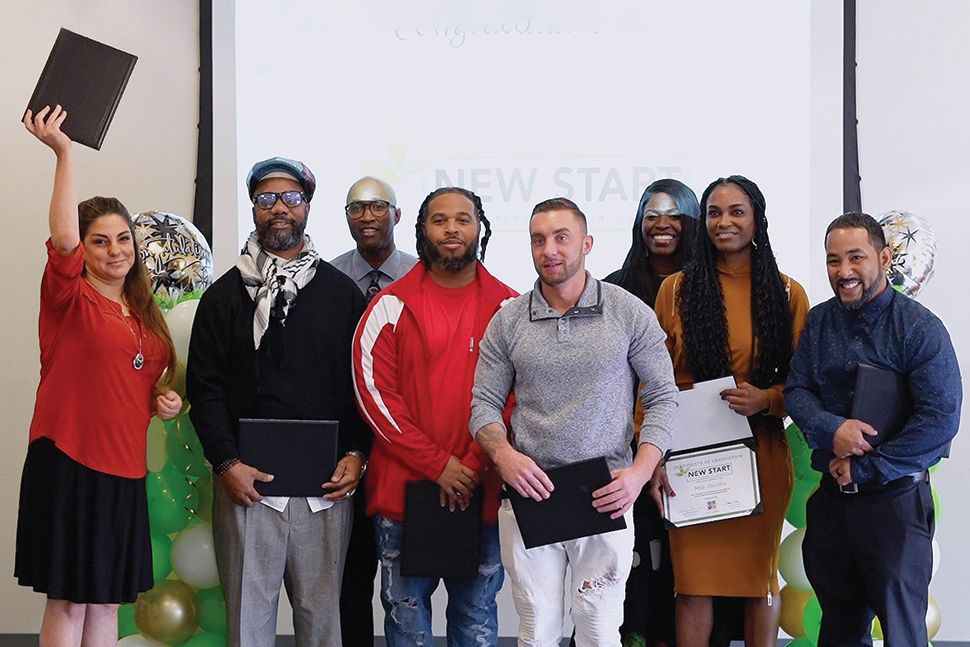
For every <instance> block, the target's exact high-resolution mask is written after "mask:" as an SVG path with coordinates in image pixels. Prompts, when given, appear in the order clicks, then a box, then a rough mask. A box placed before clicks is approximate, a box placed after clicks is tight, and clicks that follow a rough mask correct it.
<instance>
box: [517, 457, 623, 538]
mask: <svg viewBox="0 0 970 647" xmlns="http://www.w3.org/2000/svg"><path fill="white" fill-rule="evenodd" d="M546 474H547V475H548V476H549V478H550V479H551V480H552V484H553V485H554V486H555V489H554V490H553V491H552V494H551V495H550V496H549V498H548V499H546V500H544V501H536V500H534V499H529V498H526V497H523V496H522V495H521V494H519V493H518V492H516V491H515V490H514V489H512V488H510V487H506V490H507V491H508V493H509V499H510V500H511V502H512V509H513V510H514V511H515V519H516V522H517V523H518V524H519V532H520V533H522V541H523V543H525V547H526V548H534V547H536V546H545V545H547V544H555V543H558V542H561V541H569V540H570V539H579V538H580V537H589V536H592V535H598V534H601V533H604V532H611V531H613V530H622V529H624V528H626V521H624V520H623V517H619V518H617V519H610V514H609V513H606V512H597V511H596V508H594V507H593V492H595V491H596V490H598V489H600V488H601V487H603V486H604V485H606V484H607V483H609V482H610V481H611V480H612V479H613V477H612V476H611V475H610V468H609V466H608V465H607V464H606V458H604V457H602V456H601V457H599V458H593V459H590V460H587V461H582V462H579V463H571V464H569V465H563V466H562V467H556V468H553V469H550V470H546Z"/></svg>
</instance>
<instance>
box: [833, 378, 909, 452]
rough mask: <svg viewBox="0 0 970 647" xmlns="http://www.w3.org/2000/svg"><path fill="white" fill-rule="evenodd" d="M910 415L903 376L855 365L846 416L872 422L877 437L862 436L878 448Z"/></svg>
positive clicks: (906, 388)
mask: <svg viewBox="0 0 970 647" xmlns="http://www.w3.org/2000/svg"><path fill="white" fill-rule="evenodd" d="M912 415H913V398H912V396H911V395H910V392H909V384H908V382H907V380H906V376H905V375H902V374H900V373H897V372H895V371H890V370H888V369H884V368H877V367H875V366H871V365H869V364H859V368H858V369H857V370H856V376H855V393H853V395H852V409H851V411H850V413H849V417H850V418H853V419H855V420H861V421H862V422H866V423H868V424H870V425H872V428H873V429H875V430H876V431H878V432H879V435H878V436H866V437H865V439H866V440H867V441H868V442H869V444H870V445H872V446H873V447H878V446H879V445H881V444H882V443H884V442H886V441H887V440H889V439H890V438H892V437H893V436H895V435H896V434H898V433H899V432H900V431H902V429H903V427H904V426H905V425H906V421H907V420H909V418H910V416H912Z"/></svg>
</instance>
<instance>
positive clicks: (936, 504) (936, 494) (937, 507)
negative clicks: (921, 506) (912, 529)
mask: <svg viewBox="0 0 970 647" xmlns="http://www.w3.org/2000/svg"><path fill="white" fill-rule="evenodd" d="M930 493H931V494H932V495H933V516H934V518H935V519H936V522H937V523H939V522H940V513H941V511H942V510H943V506H942V503H943V501H942V499H940V491H939V490H937V489H936V486H935V485H931V486H930Z"/></svg>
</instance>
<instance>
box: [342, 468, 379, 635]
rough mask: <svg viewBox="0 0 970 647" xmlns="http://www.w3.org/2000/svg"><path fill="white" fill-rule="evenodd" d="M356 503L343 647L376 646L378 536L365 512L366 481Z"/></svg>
mask: <svg viewBox="0 0 970 647" xmlns="http://www.w3.org/2000/svg"><path fill="white" fill-rule="evenodd" d="M353 502H354V525H353V527H352V529H351V531H350V544H349V545H348V547H347V561H346V562H345V563H344V579H343V584H342V586H341V589H340V634H341V637H342V639H343V647H373V645H374V607H373V599H374V578H375V577H376V576H377V537H376V534H375V533H374V520H373V519H371V518H370V517H368V516H367V514H366V510H367V502H366V501H365V498H364V486H363V484H360V485H359V486H358V487H357V492H356V493H355V494H354V497H353Z"/></svg>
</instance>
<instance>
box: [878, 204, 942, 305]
mask: <svg viewBox="0 0 970 647" xmlns="http://www.w3.org/2000/svg"><path fill="white" fill-rule="evenodd" d="M879 224H880V225H881V226H882V230H883V233H885V235H886V243H887V244H888V245H889V249H891V250H892V253H893V260H892V265H891V266H890V268H889V282H890V283H891V284H892V286H893V287H894V288H896V289H897V290H899V291H900V292H902V293H903V294H905V295H906V296H909V297H915V296H916V295H917V294H919V293H920V291H922V289H923V288H924V287H926V284H927V283H928V282H929V280H930V279H931V278H933V272H934V266H935V265H936V234H934V233H933V229H931V228H930V223H929V221H928V220H927V219H926V218H925V217H924V216H921V215H919V214H917V213H913V212H911V211H895V210H894V211H887V212H886V213H884V214H882V215H881V216H880V217H879Z"/></svg>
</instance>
